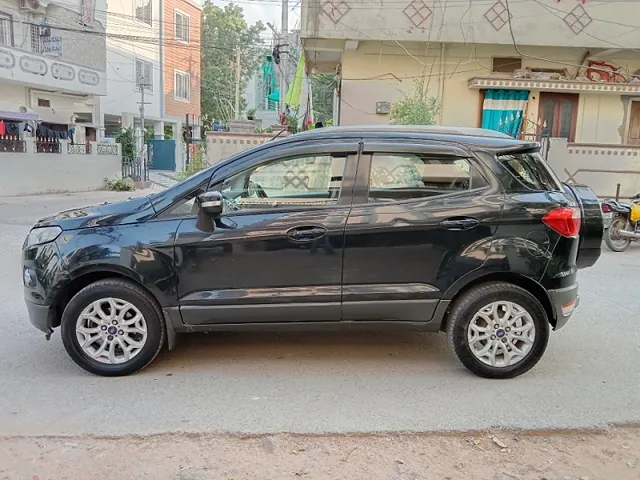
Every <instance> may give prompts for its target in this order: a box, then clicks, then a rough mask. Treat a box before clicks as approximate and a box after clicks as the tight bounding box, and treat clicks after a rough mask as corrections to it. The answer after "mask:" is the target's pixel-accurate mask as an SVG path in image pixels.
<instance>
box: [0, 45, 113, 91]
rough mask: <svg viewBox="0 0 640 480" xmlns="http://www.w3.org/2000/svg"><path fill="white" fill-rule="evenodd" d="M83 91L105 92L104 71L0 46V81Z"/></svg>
mask: <svg viewBox="0 0 640 480" xmlns="http://www.w3.org/2000/svg"><path fill="white" fill-rule="evenodd" d="M2 80H4V81H10V82H14V83H20V84H24V85H26V86H32V87H40V88H47V89H55V90H61V91H65V92H73V93H80V94H86V95H106V94H107V82H106V78H105V72H101V71H98V70H95V69H91V68H87V67H81V66H79V65H74V64H71V63H68V62H63V61H60V60H58V59H56V58H51V57H46V56H43V55H39V54H37V53H32V52H26V51H22V50H17V49H15V48H9V47H5V46H2V47H0V81H2Z"/></svg>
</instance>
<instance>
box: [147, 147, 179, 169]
mask: <svg viewBox="0 0 640 480" xmlns="http://www.w3.org/2000/svg"><path fill="white" fill-rule="evenodd" d="M147 156H148V158H149V168H150V169H151V170H171V171H172V172H174V171H175V170H176V141H175V140H147Z"/></svg>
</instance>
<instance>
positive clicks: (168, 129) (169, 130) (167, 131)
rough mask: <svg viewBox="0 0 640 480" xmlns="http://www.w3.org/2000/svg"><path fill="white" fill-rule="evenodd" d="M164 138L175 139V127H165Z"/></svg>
mask: <svg viewBox="0 0 640 480" xmlns="http://www.w3.org/2000/svg"><path fill="white" fill-rule="evenodd" d="M164 139H165V140H173V128H171V127H170V126H169V125H166V126H165V127H164Z"/></svg>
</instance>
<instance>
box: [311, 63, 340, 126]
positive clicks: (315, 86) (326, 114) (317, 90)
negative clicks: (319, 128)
mask: <svg viewBox="0 0 640 480" xmlns="http://www.w3.org/2000/svg"><path fill="white" fill-rule="evenodd" d="M335 89H336V76H335V75H313V76H312V77H311V91H312V93H313V118H314V119H315V121H316V122H322V123H323V124H324V125H327V123H328V122H329V121H331V122H333V97H334V92H335Z"/></svg>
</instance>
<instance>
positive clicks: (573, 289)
mask: <svg viewBox="0 0 640 480" xmlns="http://www.w3.org/2000/svg"><path fill="white" fill-rule="evenodd" d="M549 297H550V298H551V305H552V306H553V309H554V311H555V314H556V325H555V328H554V330H558V329H559V328H562V327H564V326H565V325H566V324H567V322H568V321H569V319H570V318H571V315H572V314H573V312H574V311H575V309H576V308H577V307H578V305H579V304H580V296H579V295H578V284H577V283H576V284H574V285H571V286H569V287H565V288H559V289H557V290H549Z"/></svg>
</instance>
